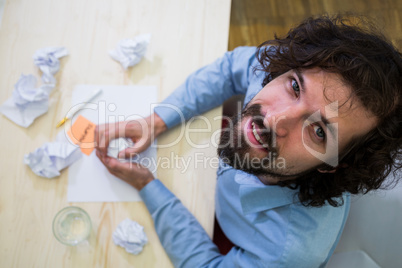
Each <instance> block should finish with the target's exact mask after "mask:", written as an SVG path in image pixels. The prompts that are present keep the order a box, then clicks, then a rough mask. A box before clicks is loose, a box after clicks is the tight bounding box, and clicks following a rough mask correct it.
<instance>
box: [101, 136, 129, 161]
mask: <svg viewBox="0 0 402 268" xmlns="http://www.w3.org/2000/svg"><path fill="white" fill-rule="evenodd" d="M133 146H134V142H133V141H132V140H131V139H129V138H118V139H114V140H112V141H111V142H110V143H109V147H108V149H107V155H108V156H110V157H113V158H117V159H119V160H120V161H121V162H127V161H128V160H127V159H122V158H118V156H119V152H121V151H123V150H125V149H127V148H129V147H133Z"/></svg>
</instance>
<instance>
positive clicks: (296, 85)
mask: <svg viewBox="0 0 402 268" xmlns="http://www.w3.org/2000/svg"><path fill="white" fill-rule="evenodd" d="M292 89H293V91H294V92H295V93H296V95H297V96H299V95H300V87H299V84H298V83H297V81H296V80H294V79H292Z"/></svg>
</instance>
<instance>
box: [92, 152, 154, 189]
mask: <svg viewBox="0 0 402 268" xmlns="http://www.w3.org/2000/svg"><path fill="white" fill-rule="evenodd" d="M96 155H97V156H98V157H99V159H100V161H101V162H102V163H103V164H104V165H105V167H106V168H107V170H109V172H110V173H111V174H113V175H114V176H116V177H118V178H120V179H122V180H123V181H125V182H127V183H128V184H130V185H131V186H133V187H134V188H136V189H137V190H138V191H141V189H142V188H144V187H145V185H147V184H148V183H149V182H151V181H152V180H153V179H154V176H153V175H152V173H151V172H150V171H149V170H148V169H147V168H145V167H143V166H141V165H140V164H137V163H134V162H128V163H127V162H125V163H122V162H120V161H119V160H118V159H116V158H112V157H108V156H102V155H101V154H100V152H99V151H98V150H97V151H96Z"/></svg>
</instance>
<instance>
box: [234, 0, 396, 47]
mask: <svg viewBox="0 0 402 268" xmlns="http://www.w3.org/2000/svg"><path fill="white" fill-rule="evenodd" d="M338 12H353V13H356V14H362V15H365V16H370V17H373V18H374V19H375V20H376V21H377V24H378V25H379V26H380V29H383V30H384V32H385V33H386V36H388V38H390V39H391V41H392V42H393V43H394V44H395V45H396V46H397V47H398V48H399V49H402V1H400V0H232V10H231V20H230V30H229V46H228V49H229V50H233V49H234V48H235V47H237V46H244V45H248V46H256V45H259V44H260V43H262V42H263V41H266V40H269V39H272V38H273V37H274V33H276V34H277V35H278V36H281V35H284V34H286V32H287V31H288V30H289V29H290V28H291V26H292V25H295V24H297V23H299V22H300V21H301V20H303V19H304V18H307V17H309V16H312V15H318V14H323V13H328V14H334V13H338Z"/></svg>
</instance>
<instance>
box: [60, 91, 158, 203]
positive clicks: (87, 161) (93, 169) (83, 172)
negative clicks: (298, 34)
mask: <svg viewBox="0 0 402 268" xmlns="http://www.w3.org/2000/svg"><path fill="white" fill-rule="evenodd" d="M96 88H102V93H101V94H100V95H99V96H98V97H97V98H96V99H95V100H93V101H92V102H91V104H89V105H87V106H86V107H85V108H84V109H83V110H81V111H80V112H78V113H77V114H76V115H75V116H74V118H73V121H74V119H75V118H76V117H77V116H78V115H82V116H84V117H86V118H87V119H88V120H90V121H92V122H93V123H95V124H102V123H105V122H109V123H111V122H117V121H125V120H132V119H135V118H141V117H146V116H148V115H149V114H151V112H152V111H151V104H156V103H157V89H156V87H154V86H96V85H80V86H76V87H75V89H74V92H73V96H72V106H73V105H75V104H78V103H80V102H82V100H83V98H85V96H87V95H88V94H89V93H90V92H91V91H92V90H94V89H96ZM68 126H71V124H67V126H66V129H67V128H68ZM66 131H67V130H66ZM142 155H143V156H144V155H145V156H146V157H149V158H153V159H156V148H155V147H154V146H151V147H150V148H149V149H148V150H147V151H145V152H144V153H143V154H142ZM151 169H153V170H151V171H153V173H154V175H155V174H156V170H155V168H154V167H151ZM67 199H68V202H132V201H141V197H140V196H139V194H138V191H137V190H136V189H134V188H133V187H132V186H130V185H128V184H127V183H125V182H124V181H122V180H120V179H118V178H117V177H115V176H113V175H112V174H110V173H109V172H108V171H107V169H106V168H105V167H104V166H103V164H102V163H101V162H100V160H99V159H98V158H97V157H96V154H95V151H93V152H92V153H91V155H90V156H86V155H83V157H82V158H81V159H80V160H79V161H77V162H75V163H74V164H73V165H71V166H70V168H69V171H68V194H67Z"/></svg>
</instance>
